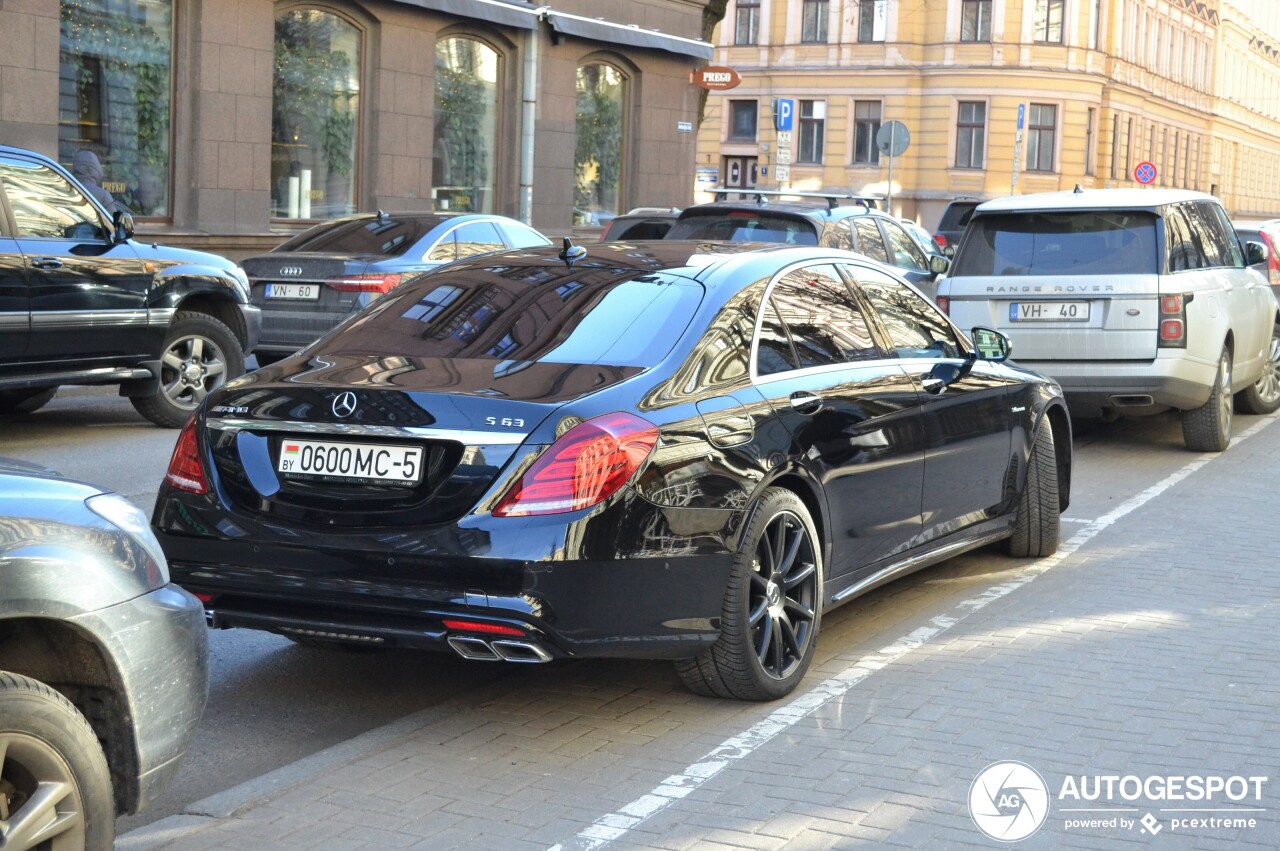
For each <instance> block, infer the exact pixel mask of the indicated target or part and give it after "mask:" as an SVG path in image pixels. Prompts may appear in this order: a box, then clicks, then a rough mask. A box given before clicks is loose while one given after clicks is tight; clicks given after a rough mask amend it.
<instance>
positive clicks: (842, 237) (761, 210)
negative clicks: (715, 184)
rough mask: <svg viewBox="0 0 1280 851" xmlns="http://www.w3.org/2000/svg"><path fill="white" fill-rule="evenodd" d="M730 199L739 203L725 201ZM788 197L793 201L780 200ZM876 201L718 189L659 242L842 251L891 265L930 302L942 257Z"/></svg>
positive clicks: (943, 263) (941, 270) (690, 209)
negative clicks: (930, 252) (713, 197)
mask: <svg viewBox="0 0 1280 851" xmlns="http://www.w3.org/2000/svg"><path fill="white" fill-rule="evenodd" d="M733 197H736V198H739V199H743V200H730V199H731V198H733ZM793 198H794V199H797V200H796V201H789V200H784V199H793ZM815 200H817V201H820V202H821V203H817V204H815V203H814V201H815ZM877 200H878V199H876V198H868V197H862V196H855V195H829V194H826V193H804V192H773V191H760V190H757V189H739V190H735V189H723V188H721V189H717V190H716V200H715V201H713V202H712V203H710V204H697V205H695V206H693V207H688V208H686V209H685V210H684V212H682V213H681V214H680V216H679V218H677V219H676V222H675V224H674V225H672V226H671V230H669V231H667V234H666V236H665V237H663V238H664V239H699V240H706V239H723V240H728V241H730V242H782V243H786V244H787V245H822V246H825V247H827V248H844V249H847V250H849V251H857V252H858V253H860V254H863V255H865V256H867V257H870V258H871V259H872V260H878V261H879V262H881V263H883V264H885V265H886V266H890V267H892V268H893V270H894V271H896V272H897V273H898V274H900V275H902V276H903V277H904V278H906V279H907V280H908V281H910V282H911V283H913V284H915V285H916V286H917V287H919V288H921V289H922V290H923V291H924V292H925V294H926V295H928V296H929V297H931V298H932V297H933V293H934V290H935V289H936V288H935V286H934V281H935V280H936V279H937V277H938V276H939V275H941V274H943V273H944V272H946V271H947V266H948V265H949V264H948V261H947V259H946V258H945V257H930V256H929V255H927V254H925V252H924V251H923V250H921V248H920V246H919V245H918V244H917V243H916V241H915V240H914V239H912V237H911V235H910V234H909V233H907V231H906V230H905V229H904V228H903V227H902V224H901V223H900V222H899V221H898V220H897V219H895V218H894V217H893V216H890V215H889V214H888V213H884V212H881V211H880V210H877V209H876V206H875V205H876V201H877Z"/></svg>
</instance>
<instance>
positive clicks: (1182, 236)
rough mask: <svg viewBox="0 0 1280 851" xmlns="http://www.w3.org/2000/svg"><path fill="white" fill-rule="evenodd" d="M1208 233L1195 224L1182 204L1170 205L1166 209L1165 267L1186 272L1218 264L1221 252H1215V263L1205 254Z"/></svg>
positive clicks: (1169, 269) (1173, 270)
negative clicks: (1189, 218)
mask: <svg viewBox="0 0 1280 851" xmlns="http://www.w3.org/2000/svg"><path fill="white" fill-rule="evenodd" d="M1207 236H1208V234H1206V233H1204V231H1203V229H1202V228H1199V227H1196V226H1193V225H1192V224H1191V222H1190V221H1189V220H1188V218H1187V216H1186V213H1185V210H1184V208H1183V207H1181V206H1176V207H1170V208H1168V209H1167V210H1165V211H1164V250H1165V269H1167V270H1168V271H1170V272H1185V271H1187V270H1189V269H1204V268H1206V267H1208V266H1212V265H1217V262H1216V261H1217V260H1218V257H1219V254H1220V252H1217V251H1215V252H1213V254H1214V260H1215V262H1214V263H1210V262H1209V258H1208V257H1207V256H1205V242H1206V241H1207V240H1206V237H1207Z"/></svg>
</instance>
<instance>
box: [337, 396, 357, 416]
mask: <svg viewBox="0 0 1280 851" xmlns="http://www.w3.org/2000/svg"><path fill="white" fill-rule="evenodd" d="M355 412H356V394H354V393H352V392H351V391H350V390H348V391H347V392H345V393H339V394H338V396H337V398H336V399H334V400H333V415H334V416H335V417H349V416H351V415H352V414H354V413H355Z"/></svg>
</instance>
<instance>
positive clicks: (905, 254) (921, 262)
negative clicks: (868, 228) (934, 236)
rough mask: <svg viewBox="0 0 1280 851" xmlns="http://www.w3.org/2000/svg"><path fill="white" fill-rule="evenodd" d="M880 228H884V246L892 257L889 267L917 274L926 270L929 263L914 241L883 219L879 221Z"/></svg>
mask: <svg viewBox="0 0 1280 851" xmlns="http://www.w3.org/2000/svg"><path fill="white" fill-rule="evenodd" d="M880 227H882V228H884V235H885V244H886V245H887V246H888V247H889V251H890V253H891V254H892V255H893V261H892V263H890V265H891V266H897V267H898V268H899V269H914V270H915V271H917V272H924V271H926V270H928V268H929V261H928V260H926V259H925V256H924V252H923V251H921V250H920V246H918V245H916V241H915V240H914V239H912V238H911V236H910V234H908V233H907V232H906V231H905V230H903V229H902V228H900V227H898V225H897V224H896V223H895V222H887V221H885V220H884V219H881V220H880Z"/></svg>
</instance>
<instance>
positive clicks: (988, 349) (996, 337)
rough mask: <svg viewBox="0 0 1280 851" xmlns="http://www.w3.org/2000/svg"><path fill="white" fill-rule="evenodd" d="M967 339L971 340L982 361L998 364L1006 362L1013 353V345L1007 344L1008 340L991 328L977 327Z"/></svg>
mask: <svg viewBox="0 0 1280 851" xmlns="http://www.w3.org/2000/svg"><path fill="white" fill-rule="evenodd" d="M969 339H971V340H973V347H974V348H975V349H976V350H977V352H978V357H979V358H981V359H982V360H989V361H995V362H997V363H998V362H1000V361H1004V360H1008V359H1009V354H1010V353H1011V352H1012V351H1013V343H1011V342H1009V338H1008V337H1006V336H1005V335H1004V334H1002V333H1000V332H999V331H996V330H994V329H992V328H983V327H982V326H981V325H979V326H977V327H975V328H974V329H973V330H972V331H970V332H969Z"/></svg>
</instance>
